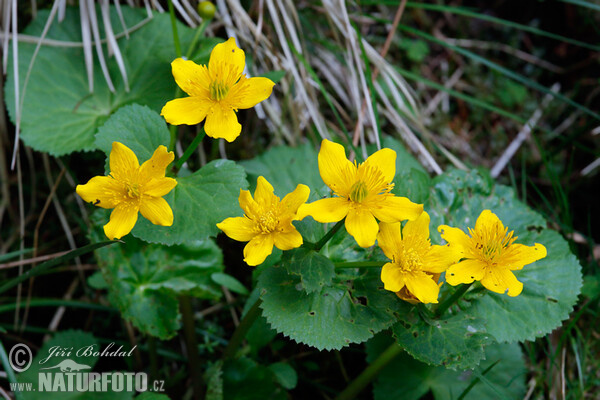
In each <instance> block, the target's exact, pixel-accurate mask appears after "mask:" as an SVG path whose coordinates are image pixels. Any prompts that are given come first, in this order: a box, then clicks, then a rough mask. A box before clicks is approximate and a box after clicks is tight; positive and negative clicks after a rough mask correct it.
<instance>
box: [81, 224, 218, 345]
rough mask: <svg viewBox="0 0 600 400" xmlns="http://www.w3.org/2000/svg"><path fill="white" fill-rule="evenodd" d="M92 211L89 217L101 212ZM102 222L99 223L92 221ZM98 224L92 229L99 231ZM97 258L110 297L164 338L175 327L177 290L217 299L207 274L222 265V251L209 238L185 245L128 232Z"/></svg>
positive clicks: (125, 312) (127, 315)
mask: <svg viewBox="0 0 600 400" xmlns="http://www.w3.org/2000/svg"><path fill="white" fill-rule="evenodd" d="M102 214H104V215H106V212H97V213H95V214H94V215H93V219H94V220H99V219H102V218H105V217H103V216H102ZM95 226H98V227H99V226H101V223H95ZM99 231H100V229H96V231H95V232H94V233H93V234H92V235H93V237H95V238H97V237H99V236H101V235H102V233H101V232H99ZM96 259H97V260H98V264H99V265H100V267H101V268H102V273H103V275H104V279H105V280H106V282H107V283H108V285H109V291H108V293H109V299H110V301H111V303H112V304H114V305H115V306H116V307H118V308H119V310H121V313H122V315H123V318H125V319H128V320H130V321H131V322H132V323H133V324H134V325H135V326H136V327H137V328H138V329H140V330H141V331H142V332H144V333H147V334H150V335H153V336H156V337H159V338H161V339H168V338H170V337H173V336H174V335H175V334H176V333H177V330H178V329H179V327H180V320H181V316H180V314H179V303H178V299H177V298H178V296H180V295H192V296H195V297H198V298H204V299H218V298H219V297H220V295H221V292H220V288H219V286H218V285H216V284H215V283H214V282H213V280H212V278H211V275H212V274H214V273H217V272H221V271H222V270H223V267H222V262H223V256H222V254H221V251H220V249H219V248H218V247H217V245H216V244H214V242H212V241H211V240H205V241H195V242H190V243H188V244H186V245H180V246H172V247H169V248H166V247H164V246H159V245H153V244H146V243H144V242H142V241H140V240H137V239H135V238H133V237H129V238H126V243H125V244H124V245H122V246H120V247H114V248H113V249H111V250H108V251H102V250H99V251H96Z"/></svg>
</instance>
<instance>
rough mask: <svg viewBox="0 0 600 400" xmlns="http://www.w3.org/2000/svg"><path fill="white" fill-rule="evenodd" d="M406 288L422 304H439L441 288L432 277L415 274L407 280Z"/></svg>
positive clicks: (421, 273)
mask: <svg viewBox="0 0 600 400" xmlns="http://www.w3.org/2000/svg"><path fill="white" fill-rule="evenodd" d="M406 288H407V289H408V291H409V292H411V293H412V294H413V295H414V296H415V297H416V298H417V299H419V301H420V302H421V303H437V302H438V300H437V299H438V295H439V293H440V287H439V286H438V284H437V282H435V281H434V280H433V277H432V276H431V275H428V274H426V273H424V272H413V273H411V274H410V275H409V276H408V277H407V278H406Z"/></svg>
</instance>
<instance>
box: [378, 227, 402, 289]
mask: <svg viewBox="0 0 600 400" xmlns="http://www.w3.org/2000/svg"><path fill="white" fill-rule="evenodd" d="M401 242H402V234H401V233H400V223H399V222H396V223H394V224H388V223H385V222H382V223H380V224H379V234H378V235H377V244H378V245H379V247H381V250H383V253H384V254H385V256H386V257H387V258H389V259H390V260H393V259H394V258H395V255H396V253H397V252H398V250H399V248H400V246H401ZM389 290H391V289H389ZM398 290H400V289H398ZM398 290H394V291H395V292H397V291H398Z"/></svg>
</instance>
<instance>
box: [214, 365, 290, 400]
mask: <svg viewBox="0 0 600 400" xmlns="http://www.w3.org/2000/svg"><path fill="white" fill-rule="evenodd" d="M275 382H276V377H275V374H274V373H273V372H272V371H271V370H270V369H269V368H267V367H265V366H264V365H260V364H257V363H256V362H255V361H253V360H250V359H249V358H238V359H235V360H229V361H226V362H225V364H224V366H223V394H224V396H223V398H224V399H225V400H234V399H235V400H254V399H273V400H275V399H277V400H279V399H281V400H283V399H286V398H287V397H286V395H285V393H284V391H283V390H281V389H280V388H278V387H277V385H276V383H275Z"/></svg>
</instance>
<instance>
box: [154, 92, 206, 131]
mask: <svg viewBox="0 0 600 400" xmlns="http://www.w3.org/2000/svg"><path fill="white" fill-rule="evenodd" d="M211 107H213V102H212V101H211V100H209V99H208V98H201V97H184V98H182V99H175V100H171V101H169V102H167V104H165V106H164V107H163V108H162V110H161V111H160V115H162V116H163V117H165V120H166V121H167V122H168V123H169V124H171V125H196V124H199V123H200V122H202V120H204V118H206V115H207V114H208V112H209V110H210V109H211Z"/></svg>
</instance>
